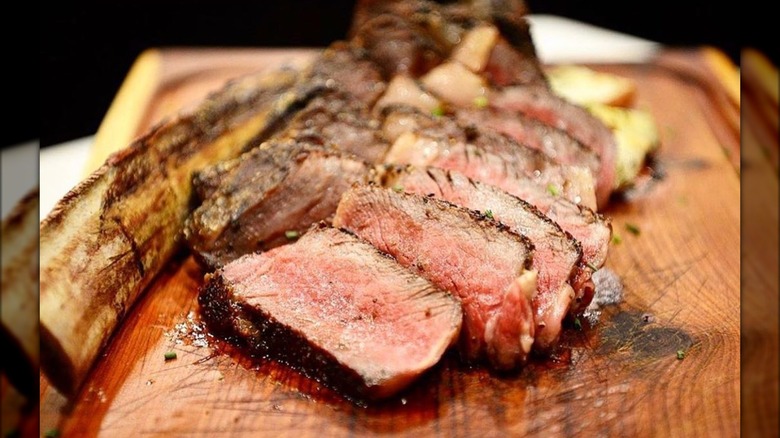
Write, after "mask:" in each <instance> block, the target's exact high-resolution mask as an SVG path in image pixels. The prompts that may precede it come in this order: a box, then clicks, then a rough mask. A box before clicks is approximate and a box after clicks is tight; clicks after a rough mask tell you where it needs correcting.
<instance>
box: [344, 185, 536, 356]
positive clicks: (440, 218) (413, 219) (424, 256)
mask: <svg viewBox="0 0 780 438" xmlns="http://www.w3.org/2000/svg"><path fill="white" fill-rule="evenodd" d="M333 223H334V225H335V226H338V227H343V228H345V229H347V230H350V231H352V232H354V233H355V234H357V235H358V236H360V237H362V238H364V239H365V240H367V241H368V242H370V243H371V244H373V245H374V246H376V247H377V248H378V249H379V250H380V251H383V252H385V253H387V254H390V255H392V256H393V257H395V258H396V260H398V262H399V263H401V265H403V266H405V267H407V268H409V269H411V270H412V271H414V272H416V273H418V274H419V275H421V276H423V277H425V278H427V279H428V280H430V281H431V282H432V283H433V284H435V285H436V286H438V287H440V288H442V289H444V290H447V291H449V292H451V293H452V294H453V295H455V296H457V297H459V298H460V299H461V302H462V304H463V312H464V322H463V331H462V333H461V343H460V347H461V355H462V357H464V359H466V360H468V361H474V360H477V359H482V358H485V357H487V359H488V360H489V361H490V363H491V365H492V366H493V367H494V368H496V369H513V368H516V367H517V366H519V365H520V364H521V363H523V362H524V361H525V360H526V358H527V356H528V353H529V352H530V350H531V346H532V344H533V335H534V323H533V310H532V307H531V298H532V297H533V294H534V292H535V291H536V271H533V270H531V264H532V251H533V245H532V244H531V243H530V241H529V240H528V239H527V238H525V237H523V236H521V235H519V234H516V233H514V232H512V231H510V230H509V229H508V228H507V227H506V226H505V225H502V224H500V223H498V222H496V221H494V220H492V219H490V218H488V217H486V216H484V215H481V214H480V213H478V212H475V211H472V210H468V209H465V208H462V207H458V206H455V205H453V204H450V203H448V202H446V201H442V200H439V199H435V198H430V197H425V196H419V195H413V194H407V193H398V192H396V191H394V190H391V189H385V188H382V187H379V186H376V185H364V186H355V187H353V188H352V189H350V190H349V191H348V192H347V193H345V194H344V196H343V197H342V199H341V203H339V207H338V210H337V211H336V216H335V217H334V219H333Z"/></svg>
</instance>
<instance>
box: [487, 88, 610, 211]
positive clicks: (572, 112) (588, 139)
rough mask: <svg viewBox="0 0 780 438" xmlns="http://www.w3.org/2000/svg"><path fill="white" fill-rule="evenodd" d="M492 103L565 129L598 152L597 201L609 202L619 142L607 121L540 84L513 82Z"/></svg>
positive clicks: (498, 92)
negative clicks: (606, 123)
mask: <svg viewBox="0 0 780 438" xmlns="http://www.w3.org/2000/svg"><path fill="white" fill-rule="evenodd" d="M490 104H491V105H495V106H496V107H498V108H503V109H507V110H511V111H517V112H520V113H522V114H525V115H526V116H528V117H531V118H534V119H537V120H539V121H541V122H543V123H546V124H548V125H550V126H554V127H556V128H559V129H562V130H564V131H566V132H567V133H569V135H571V136H572V137H574V138H575V139H577V140H578V141H580V142H582V144H584V145H585V146H586V147H588V148H589V149H591V150H593V151H594V152H596V153H597V154H598V155H599V158H600V160H601V166H600V168H599V173H598V175H597V176H596V178H597V181H598V184H597V198H598V205H599V206H601V207H603V206H604V205H606V204H607V201H608V200H609V195H610V194H611V193H612V191H613V190H614V189H615V187H616V186H617V178H616V174H615V172H616V167H615V166H616V165H617V162H616V160H617V143H616V142H615V137H614V135H613V134H612V132H611V131H610V130H609V128H608V127H607V126H606V125H604V123H602V122H601V121H600V120H599V119H597V118H596V117H595V116H593V115H591V114H590V113H589V112H588V111H587V110H586V109H584V108H582V107H580V106H578V105H575V104H573V103H571V102H568V101H566V100H564V99H563V98H561V97H558V96H556V95H555V94H553V93H552V92H551V91H549V90H548V89H546V88H542V87H537V86H514V87H508V88H505V89H503V90H500V91H497V92H495V93H493V95H492V96H491V97H490Z"/></svg>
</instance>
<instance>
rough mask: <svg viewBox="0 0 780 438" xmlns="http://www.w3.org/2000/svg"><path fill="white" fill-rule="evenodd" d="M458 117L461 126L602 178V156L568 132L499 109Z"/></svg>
mask: <svg viewBox="0 0 780 438" xmlns="http://www.w3.org/2000/svg"><path fill="white" fill-rule="evenodd" d="M456 116H457V118H458V120H459V121H461V123H466V124H472V125H475V126H482V127H485V128H490V129H492V130H494V131H496V132H499V133H501V134H504V135H507V136H509V137H510V138H512V139H514V140H515V141H517V142H518V143H520V144H523V145H527V146H529V147H531V148H534V149H537V150H540V151H542V152H543V153H544V154H545V155H546V156H548V157H549V158H550V159H551V160H552V161H554V162H556V163H559V164H569V165H574V166H582V167H586V168H587V169H589V170H590V171H591V174H593V175H598V172H599V167H600V166H601V164H600V162H599V156H598V154H596V153H595V152H593V151H592V150H590V149H588V148H586V147H585V145H583V144H582V143H580V142H579V141H577V140H575V139H574V138H573V137H572V136H570V135H569V134H567V133H566V131H563V130H560V129H558V128H555V127H553V126H550V125H546V124H544V123H542V122H540V121H538V120H536V119H532V118H530V117H527V116H524V115H522V114H518V113H516V112H513V111H507V110H502V109H500V108H495V107H487V108H483V109H479V110H469V109H464V110H458V111H457V112H456Z"/></svg>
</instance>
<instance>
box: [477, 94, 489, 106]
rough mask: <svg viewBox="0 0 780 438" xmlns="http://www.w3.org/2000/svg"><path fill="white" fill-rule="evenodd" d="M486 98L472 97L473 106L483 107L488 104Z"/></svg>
mask: <svg viewBox="0 0 780 438" xmlns="http://www.w3.org/2000/svg"><path fill="white" fill-rule="evenodd" d="M488 103H489V102H488V98H487V96H477V97H475V98H474V106H475V107H477V108H480V109H482V108H485V107H486V106H488Z"/></svg>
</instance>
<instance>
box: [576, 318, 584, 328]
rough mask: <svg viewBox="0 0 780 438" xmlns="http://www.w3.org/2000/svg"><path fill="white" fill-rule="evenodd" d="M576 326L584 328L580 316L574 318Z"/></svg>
mask: <svg viewBox="0 0 780 438" xmlns="http://www.w3.org/2000/svg"><path fill="white" fill-rule="evenodd" d="M574 328H576V329H577V330H582V322H581V321H580V319H579V318H574Z"/></svg>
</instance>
